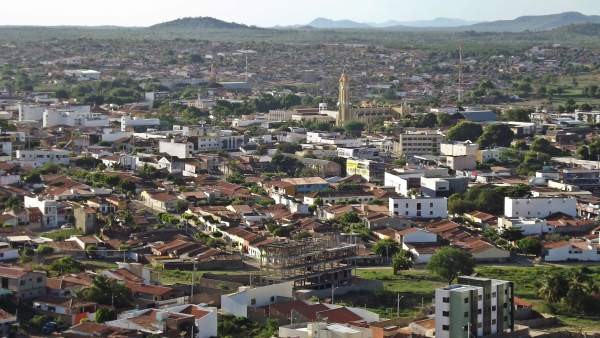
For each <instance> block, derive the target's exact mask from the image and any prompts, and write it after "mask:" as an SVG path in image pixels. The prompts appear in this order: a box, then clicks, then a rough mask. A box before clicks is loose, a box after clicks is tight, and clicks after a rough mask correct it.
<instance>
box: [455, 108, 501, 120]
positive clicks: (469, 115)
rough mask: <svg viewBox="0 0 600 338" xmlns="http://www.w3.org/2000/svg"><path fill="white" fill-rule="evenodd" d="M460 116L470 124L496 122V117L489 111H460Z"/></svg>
mask: <svg viewBox="0 0 600 338" xmlns="http://www.w3.org/2000/svg"><path fill="white" fill-rule="evenodd" d="M459 114H461V115H462V116H464V117H465V119H466V120H469V121H471V122H491V121H497V120H498V116H496V113H494V112H493V111H491V110H481V111H461V112H459Z"/></svg>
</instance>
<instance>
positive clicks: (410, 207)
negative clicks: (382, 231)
mask: <svg viewBox="0 0 600 338" xmlns="http://www.w3.org/2000/svg"><path fill="white" fill-rule="evenodd" d="M389 210H390V216H400V217H406V218H446V217H448V199H447V198H445V197H444V198H426V197H405V198H393V197H390V199H389Z"/></svg>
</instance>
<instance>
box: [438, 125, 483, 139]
mask: <svg viewBox="0 0 600 338" xmlns="http://www.w3.org/2000/svg"><path fill="white" fill-rule="evenodd" d="M481 134H483V129H482V128H481V124H479V123H474V122H469V121H460V122H459V123H458V124H457V125H455V126H454V127H452V128H450V129H448V133H447V134H446V138H447V139H448V140H449V141H472V142H475V141H476V140H477V139H478V138H479V136H481Z"/></svg>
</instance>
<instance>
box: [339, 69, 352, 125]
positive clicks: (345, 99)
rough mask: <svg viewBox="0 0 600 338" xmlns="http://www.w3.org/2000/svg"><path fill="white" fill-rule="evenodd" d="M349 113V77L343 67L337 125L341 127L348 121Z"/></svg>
mask: <svg viewBox="0 0 600 338" xmlns="http://www.w3.org/2000/svg"><path fill="white" fill-rule="evenodd" d="M350 114H351V112H350V77H349V76H348V74H346V70H345V69H344V70H343V71H342V76H340V93H339V98H338V116H337V121H336V124H337V126H339V127H343V126H344V124H346V122H348V121H350V120H351V116H350Z"/></svg>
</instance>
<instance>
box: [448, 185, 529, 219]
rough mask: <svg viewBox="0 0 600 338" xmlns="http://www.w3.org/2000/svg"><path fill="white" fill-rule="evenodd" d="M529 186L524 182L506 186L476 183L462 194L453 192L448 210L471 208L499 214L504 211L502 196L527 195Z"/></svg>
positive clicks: (460, 210)
mask: <svg viewBox="0 0 600 338" xmlns="http://www.w3.org/2000/svg"><path fill="white" fill-rule="evenodd" d="M530 191H531V188H530V187H529V186H527V185H524V184H518V185H513V186H506V187H497V186H493V185H476V186H473V187H471V188H469V189H468V190H467V191H466V192H465V193H464V194H453V195H452V196H450V198H449V199H448V212H449V213H451V214H463V213H465V212H470V211H473V210H479V211H485V212H488V213H491V214H500V213H502V212H503V211H504V197H505V196H508V197H523V196H525V195H528V194H529V192H530Z"/></svg>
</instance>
